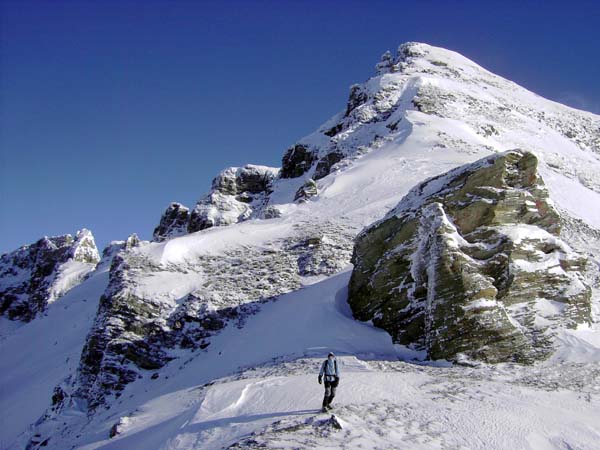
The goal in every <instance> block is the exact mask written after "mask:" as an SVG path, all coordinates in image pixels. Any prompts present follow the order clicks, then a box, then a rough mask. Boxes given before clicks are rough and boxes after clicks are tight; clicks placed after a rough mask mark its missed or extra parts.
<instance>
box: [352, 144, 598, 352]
mask: <svg viewBox="0 0 600 450" xmlns="http://www.w3.org/2000/svg"><path fill="white" fill-rule="evenodd" d="M560 226H561V219H560V216H559V215H558V214H557V212H556V210H555V209H554V207H553V205H552V203H551V202H550V201H549V199H548V194H547V191H546V189H545V187H544V184H543V181H542V179H541V178H540V176H539V174H538V173H537V159H536V157H535V156H534V155H533V154H531V153H526V152H522V151H516V150H515V151H509V152H506V153H501V154H497V155H494V156H490V157H488V158H485V159H483V160H480V161H478V162H476V163H473V164H470V165H467V166H463V167H460V168H458V169H455V170H452V171H450V172H449V173H447V174H445V175H442V176H439V177H435V178H433V179H430V180H427V181H426V182H424V183H422V184H420V185H419V186H417V187H415V188H414V189H413V190H411V191H410V193H409V194H408V195H407V196H406V197H405V198H404V199H403V200H402V201H401V202H400V204H399V205H398V206H397V207H396V208H395V209H394V210H393V211H392V212H391V213H390V214H388V215H387V216H386V217H385V218H384V219H383V220H381V221H380V222H378V223H376V224H374V225H372V226H371V227H369V228H368V229H366V230H365V231H363V232H362V233H361V234H360V235H359V237H358V238H357V241H356V246H355V249H354V254H353V262H354V265H355V267H354V271H353V273H352V278H351V281H350V286H349V303H350V305H351V307H352V310H353V313H354V315H355V317H356V318H358V319H360V320H371V319H372V320H373V323H374V324H375V325H376V326H379V327H382V328H384V329H385V330H387V331H388V332H389V333H390V334H391V335H392V337H393V339H394V340H395V341H396V342H398V343H400V344H403V345H407V346H410V347H412V348H414V349H416V350H423V351H426V352H427V356H428V357H429V358H432V359H451V360H461V359H478V360H484V361H487V362H501V361H517V362H523V363H527V362H531V361H533V360H536V359H542V358H545V357H547V356H548V355H549V354H550V353H551V351H552V338H553V335H554V332H555V331H556V330H557V329H559V328H561V327H569V328H574V327H575V326H576V325H577V324H580V323H586V322H589V321H590V298H591V290H590V288H589V287H588V286H587V285H586V284H585V283H584V282H583V277H582V276H581V272H582V271H583V270H584V267H585V265H586V259H585V258H584V257H583V256H581V255H580V254H578V253H576V252H574V251H572V250H571V249H570V248H569V246H568V245H567V244H566V243H565V242H563V241H562V240H561V239H560V238H559V232H560Z"/></svg>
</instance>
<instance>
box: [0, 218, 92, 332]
mask: <svg viewBox="0 0 600 450" xmlns="http://www.w3.org/2000/svg"><path fill="white" fill-rule="evenodd" d="M99 261H100V255H99V254H98V249H97V248H96V244H95V242H94V236H93V235H92V233H91V231H89V230H87V229H85V228H83V229H81V230H79V231H78V232H77V234H76V235H75V238H73V236H71V235H70V234H65V235H62V236H53V237H47V236H44V237H43V238H41V239H40V240H38V241H37V242H35V243H33V244H29V245H24V246H23V247H20V248H19V249H17V250H15V251H13V252H10V253H5V254H4V255H2V258H1V259H0V314H2V315H4V316H6V317H8V318H9V319H13V320H21V321H25V322H28V321H30V320H32V319H34V318H35V316H36V315H37V314H39V313H41V312H43V311H44V310H45V309H46V306H47V305H48V304H49V303H52V302H53V301H55V300H56V299H58V298H59V297H61V296H62V295H63V294H65V293H66V292H67V291H68V290H69V289H71V288H73V287H74V286H76V285H78V284H79V283H81V281H83V279H84V278H85V277H86V276H87V275H88V274H89V273H90V272H91V271H92V270H94V268H95V267H96V264H97V263H98V262H99Z"/></svg>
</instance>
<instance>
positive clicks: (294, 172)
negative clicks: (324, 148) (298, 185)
mask: <svg viewBox="0 0 600 450" xmlns="http://www.w3.org/2000/svg"><path fill="white" fill-rule="evenodd" d="M316 159H317V154H316V152H315V151H314V150H311V149H310V148H309V147H308V146H306V145H303V144H296V145H294V146H293V147H290V148H289V149H288V150H287V151H286V152H285V154H284V155H283V158H282V160H281V178H297V177H299V176H301V175H302V174H304V173H305V172H307V171H308V169H310V167H311V166H312V164H313V162H315V161H316Z"/></svg>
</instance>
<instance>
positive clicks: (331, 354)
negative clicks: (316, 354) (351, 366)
mask: <svg viewBox="0 0 600 450" xmlns="http://www.w3.org/2000/svg"><path fill="white" fill-rule="evenodd" d="M327 358H329V359H333V358H335V355H334V354H333V353H332V352H329V355H327Z"/></svg>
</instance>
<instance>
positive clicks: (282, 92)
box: [0, 0, 600, 253]
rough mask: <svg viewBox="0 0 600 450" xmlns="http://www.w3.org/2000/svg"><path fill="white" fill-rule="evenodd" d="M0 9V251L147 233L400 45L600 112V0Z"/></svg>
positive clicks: (335, 98)
mask: <svg viewBox="0 0 600 450" xmlns="http://www.w3.org/2000/svg"><path fill="white" fill-rule="evenodd" d="M0 3H1V7H2V9H1V10H0V15H1V20H2V22H1V24H0V25H1V26H0V30H1V31H0V64H1V67H0V83H1V84H0V95H1V97H0V151H1V156H0V158H1V159H0V180H1V181H0V183H1V184H0V186H1V191H0V194H1V197H0V202H1V205H0V207H1V209H0V236H1V241H0V253H3V252H6V251H10V250H13V249H15V248H17V247H18V246H19V245H22V244H26V243H29V242H32V241H34V240H36V239H38V238H40V237H41V236H43V235H57V234H64V233H71V234H74V233H75V231H76V230H77V229H79V228H81V227H87V228H90V229H91V230H92V232H93V233H94V235H95V236H96V241H97V244H98V246H99V247H100V248H102V247H103V246H104V245H106V244H107V243H108V242H109V241H110V240H113V239H125V238H126V237H127V236H128V235H129V234H130V233H132V232H137V233H138V234H139V235H140V237H142V238H145V239H148V238H150V237H151V233H152V230H153V228H154V226H155V225H156V224H157V223H158V220H159V218H160V215H161V213H162V212H163V210H164V208H165V207H166V206H167V205H168V203H169V202H171V201H180V202H182V203H184V204H186V205H188V206H193V205H194V203H195V201H196V200H197V199H198V198H199V197H200V196H201V195H202V194H203V193H205V192H206V191H207V189H208V188H209V186H210V181H211V179H212V178H213V177H214V176H215V175H216V174H217V173H218V171H219V170H221V169H223V168H225V167H227V166H231V165H243V164H245V163H249V162H252V163H257V164H266V165H274V166H278V165H279V164H280V158H281V155H282V154H283V152H284V150H285V149H286V147H287V146H289V145H290V144H292V143H293V142H294V141H295V140H297V139H299V138H301V137H302V136H304V135H305V134H308V133H309V132H311V131H312V130H314V129H315V128H316V127H317V126H318V125H320V124H321V123H322V122H324V121H325V120H326V119H327V118H329V117H330V116H331V115H333V114H334V113H336V112H337V111H338V110H341V109H342V108H344V105H345V102H346V99H347V94H348V88H349V86H350V85H351V84H352V83H355V82H361V81H364V80H365V79H366V78H368V77H369V76H371V75H372V74H373V66H374V64H375V63H376V62H377V61H378V59H379V56H380V55H381V54H382V53H383V52H384V51H385V50H387V49H390V50H395V48H396V47H397V46H398V44H400V43H402V42H406V41H422V42H427V43H431V44H434V45H439V46H442V47H446V48H451V49H453V50H456V51H458V52H460V53H462V54H464V55H466V56H467V57H469V58H471V59H474V60H475V61H476V62H478V63H479V64H481V65H483V66H484V67H486V68H488V69H490V70H492V71H494V72H496V73H498V74H500V75H502V76H505V77H507V78H510V79H512V80H514V81H515V82H517V83H519V84H521V85H523V86H525V87H527V88H528V89H531V90H533V91H535V92H537V93H539V94H541V95H543V96H545V97H548V98H551V99H554V100H558V101H562V102H565V103H568V104H570V105H572V106H575V107H579V108H584V109H588V110H591V111H594V112H596V113H600V83H599V80H600V31H599V28H600V27H599V26H598V24H600V6H598V5H597V3H600V2H595V1H569V2H552V1H538V2H533V1H529V2H527V1H518V2H517V1H515V2H510V1H502V2H497V3H495V4H494V3H493V2H487V1H486V2H481V1H477V2H466V1H465V2H458V1H454V2H453V1H437V2H436V1H414V2H408V1H394V2H392V1H390V2H386V1H369V2H358V1H344V2H338V1H326V0H322V1H315V2H299V1H297V2H296V1H284V0H280V1H250V0H248V1H235V2H227V1H222V2H191V1H138V2H134V1H116V0H115V1H108V0H105V1H100V0H98V1H95V2H84V1H71V2H61V1H46V2H32V1H26V0H20V1H16V2H10V1H2V0H0ZM481 5H484V6H481Z"/></svg>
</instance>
